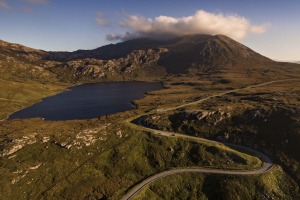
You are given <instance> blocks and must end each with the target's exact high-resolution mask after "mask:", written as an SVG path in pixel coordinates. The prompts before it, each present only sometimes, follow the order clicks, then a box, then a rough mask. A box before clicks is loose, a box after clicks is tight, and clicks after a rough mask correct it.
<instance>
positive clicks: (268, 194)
mask: <svg viewBox="0 0 300 200" xmlns="http://www.w3.org/2000/svg"><path fill="white" fill-rule="evenodd" d="M299 197H300V195H299V190H297V187H296V185H295V183H294V182H293V181H292V179H291V178H289V177H288V176H287V175H286V174H285V173H284V172H283V171H282V169H281V168H280V167H279V166H276V167H274V168H273V169H272V170H271V171H270V172H269V173H266V174H263V175H256V176H228V175H205V174H196V173H194V174H189V173H186V174H176V175H171V176H168V177H167V178H163V179H160V180H158V181H156V182H155V183H152V184H150V185H149V186H147V187H146V188H144V189H143V190H142V191H140V192H139V193H138V194H137V195H136V196H135V197H134V198H133V199H134V200H137V199H140V200H146V199H147V200H148V199H151V200H152V199H153V200H154V199H178V200H179V199H180V200H185V199H195V200H196V199H197V200H198V199H201V200H202V199H203V200H208V199H220V200H221V199H224V200H225V199H226V200H231V199H232V200H236V199H240V200H244V199H282V200H283V199H299Z"/></svg>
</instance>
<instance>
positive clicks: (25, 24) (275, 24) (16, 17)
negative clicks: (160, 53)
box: [0, 0, 300, 61]
mask: <svg viewBox="0 0 300 200" xmlns="http://www.w3.org/2000/svg"><path fill="white" fill-rule="evenodd" d="M299 10H300V1H299V0H286V1H283V0H263V1H262V0H252V1H242V0H185V1H183V0H163V1H162V0H151V1H150V0H149V1H146V0H0V39H1V40H5V41H8V42H13V43H19V44H23V45H25V46H29V47H32V48H37V49H43V50H48V51H74V50H77V49H94V48H97V47H100V46H103V45H106V44H109V43H117V42H120V41H123V40H128V39H132V38H138V37H152V38H162V39H164V38H169V37H173V36H181V35H185V34H196V33H199V34H212V35H215V34H224V35H227V36H229V37H231V38H233V39H235V40H237V41H239V42H241V43H243V44H245V45H246V46H248V47H250V48H251V49H253V50H255V51H257V52H258V53H261V54H263V55H265V56H267V57H269V58H271V59H275V60H282V61H300V37H299V36H300V11H299Z"/></svg>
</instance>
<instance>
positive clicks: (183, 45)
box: [45, 35, 272, 74]
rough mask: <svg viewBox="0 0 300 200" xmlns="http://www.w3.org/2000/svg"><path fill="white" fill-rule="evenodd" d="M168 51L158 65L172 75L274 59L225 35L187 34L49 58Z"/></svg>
mask: <svg viewBox="0 0 300 200" xmlns="http://www.w3.org/2000/svg"><path fill="white" fill-rule="evenodd" d="M155 48H165V49H167V50H168V52H167V53H165V54H164V55H163V56H161V58H160V59H159V60H158V64H159V65H161V66H163V67H164V68H166V70H167V72H169V73H175V74H176V73H186V72H187V71H188V69H189V68H190V67H194V68H195V67H198V68H202V69H203V68H204V69H215V68H220V67H225V66H236V65H240V66H241V65H243V66H244V65H249V64H254V63H256V64H257V63H269V62H272V60H270V59H268V58H266V57H264V56H262V55H260V54H258V53H256V52H254V51H252V50H251V49H250V48H248V47H246V46H244V45H242V44H240V43H238V42H236V41H234V40H232V39H230V38H229V37H226V36H224V35H216V36H212V35H187V36H184V37H179V38H176V39H172V40H161V41H159V40H153V39H149V38H142V39H134V40H129V41H125V42H121V43H118V44H110V45H107V46H103V47H100V48H97V49H94V50H78V51H75V52H49V54H48V56H47V57H46V58H45V59H48V60H55V61H70V60H74V59H85V58H95V59H103V60H110V59H118V58H121V57H124V56H126V55H127V54H129V53H131V52H132V51H134V50H146V49H155Z"/></svg>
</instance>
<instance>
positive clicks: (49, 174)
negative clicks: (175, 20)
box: [0, 35, 300, 199]
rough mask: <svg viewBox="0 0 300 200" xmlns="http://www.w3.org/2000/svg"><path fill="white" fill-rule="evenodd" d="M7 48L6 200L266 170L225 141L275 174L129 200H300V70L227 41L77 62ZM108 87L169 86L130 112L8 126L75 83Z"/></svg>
mask: <svg viewBox="0 0 300 200" xmlns="http://www.w3.org/2000/svg"><path fill="white" fill-rule="evenodd" d="M2 44H5V45H2V46H1V48H0V56H1V57H0V70H1V85H0V91H1V93H0V94H1V96H0V102H1V104H0V106H1V113H0V116H1V124H0V153H1V159H0V174H1V180H0V183H1V185H3V186H4V187H2V188H1V189H0V197H1V199H28V198H29V199H75V198H77V199H78V198H79V199H120V198H122V197H123V196H124V195H126V194H127V192H128V191H130V190H131V189H132V188H133V187H134V186H135V185H136V184H137V183H140V182H142V181H143V180H147V178H148V177H152V176H155V174H159V173H164V171H169V170H180V169H186V168H189V169H195V168H197V169H198V168H201V169H202V168H208V169H212V170H214V169H218V170H221V172H224V171H230V170H231V171H232V170H233V171H243V172H247V171H253V170H257V169H260V168H261V167H262V165H263V163H262V162H263V161H266V160H265V159H263V160H260V159H259V158H258V157H259V156H257V154H251V153H250V154H249V152H245V150H243V149H240V148H236V146H230V145H224V144H226V143H233V144H236V145H240V146H245V147H247V148H251V149H255V151H258V152H262V153H263V154H265V155H266V156H267V157H270V159H271V160H272V163H273V164H274V165H273V167H272V168H271V169H270V170H265V171H262V172H266V173H257V174H256V173H255V174H254V175H247V176H239V175H232V174H227V175H226V174H217V175H216V174H203V173H197V174H194V173H184V174H172V175H170V176H168V177H165V178H161V179H159V180H157V181H155V182H152V183H150V184H149V185H147V186H145V187H144V189H143V190H141V191H140V192H139V193H137V194H136V196H135V197H134V198H133V199H159V198H161V199H174V198H175V197H176V198H179V199H187V198H189V197H193V198H194V199H210V198H215V199H236V197H237V196H239V198H240V199H255V198H256V199H272V198H273V199H298V198H300V196H299V186H300V179H299V177H300V176H299V166H300V158H299V155H298V154H297V152H298V146H299V145H298V143H299V141H300V138H299V137H300V132H299V127H300V124H299V119H300V118H299V117H300V112H299V109H300V105H299V102H300V101H299V100H300V96H299V94H300V91H299V88H300V87H299V86H300V81H299V79H300V67H299V65H297V64H291V63H279V62H275V61H272V60H270V59H267V58H265V57H263V56H261V55H259V54H256V53H255V52H254V51H252V50H250V49H249V48H247V47H245V46H243V45H241V44H239V43H237V42H235V41H231V39H229V38H227V37H226V36H209V35H198V36H197V35H192V36H187V37H182V38H179V39H176V40H172V41H163V42H162V41H155V40H148V39H138V40H132V41H126V42H123V43H119V44H116V45H108V46H105V47H102V48H98V49H95V50H89V51H84V50H81V51H77V52H70V53H68V52H45V51H40V50H33V49H30V48H25V47H23V46H19V45H13V44H8V43H5V42H2ZM199 55H200V56H199ZM182 58H185V59H182ZM177 59H179V60H181V61H182V62H179V60H177ZM12 69H13V70H12ZM110 81H161V82H162V84H163V89H162V90H157V91H149V92H147V93H146V95H145V97H144V98H142V99H138V100H135V101H134V102H133V103H134V104H135V105H136V107H137V108H136V109H134V110H128V111H125V112H120V113H116V114H112V115H107V116H99V117H97V118H93V119H86V120H69V121H45V120H42V119H40V118H35V119H15V120H7V117H8V116H9V115H10V114H12V113H13V112H15V111H17V110H19V109H21V108H24V107H27V106H30V105H32V104H34V103H36V102H39V101H41V100H42V98H45V97H47V96H52V95H54V94H57V93H59V92H62V91H64V90H65V89H66V88H68V87H70V86H72V85H75V84H76V85H77V84H82V83H92V82H110ZM139 116H144V117H143V120H142V122H140V123H139V122H137V121H136V120H135V119H137V118H138V117H139ZM132 120H133V122H134V123H129V122H131V121H132ZM137 125H138V126H137ZM140 125H143V127H141V126H140ZM144 126H146V127H147V128H145V127H144ZM153 131H154V132H155V133H156V134H152V133H153ZM162 133H163V134H162ZM165 133H167V134H171V136H169V137H164V134H165ZM172 134H174V136H172ZM197 138H199V139H197ZM200 138H204V139H200ZM205 139H207V140H205ZM210 140H213V141H218V142H211V141H210ZM223 170H224V171H223ZM184 172H186V171H184ZM78 188H80V190H79V189H78ZM179 191H180V193H179ZM216 191H217V192H216Z"/></svg>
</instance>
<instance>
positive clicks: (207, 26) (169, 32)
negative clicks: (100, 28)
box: [107, 10, 269, 40]
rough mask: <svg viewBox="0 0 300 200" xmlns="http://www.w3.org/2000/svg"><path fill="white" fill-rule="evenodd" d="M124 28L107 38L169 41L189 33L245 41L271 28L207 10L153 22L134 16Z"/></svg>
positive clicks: (163, 17) (128, 18)
mask: <svg viewBox="0 0 300 200" xmlns="http://www.w3.org/2000/svg"><path fill="white" fill-rule="evenodd" d="M120 26H121V27H122V28H123V29H125V30H126V31H127V32H126V33H125V34H110V35H107V39H108V40H115V39H123V40H127V39H132V38H137V37H152V38H166V37H170V36H173V37H174V36H182V35H187V34H211V35H215V34H224V35H227V36H229V37H232V38H234V39H242V38H245V37H246V36H247V35H248V34H249V33H253V34H262V33H264V32H265V31H266V30H267V28H268V27H269V25H252V24H251V23H250V21H249V20H248V19H246V18H244V17H241V16H239V15H236V14H228V15H225V14H223V13H209V12H206V11H204V10H199V11H197V12H196V13H195V14H194V15H192V16H187V17H181V18H175V17H170V16H158V17H155V18H154V19H152V18H146V17H144V16H138V15H131V16H127V17H126V18H125V19H123V20H122V21H121V22H120Z"/></svg>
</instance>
